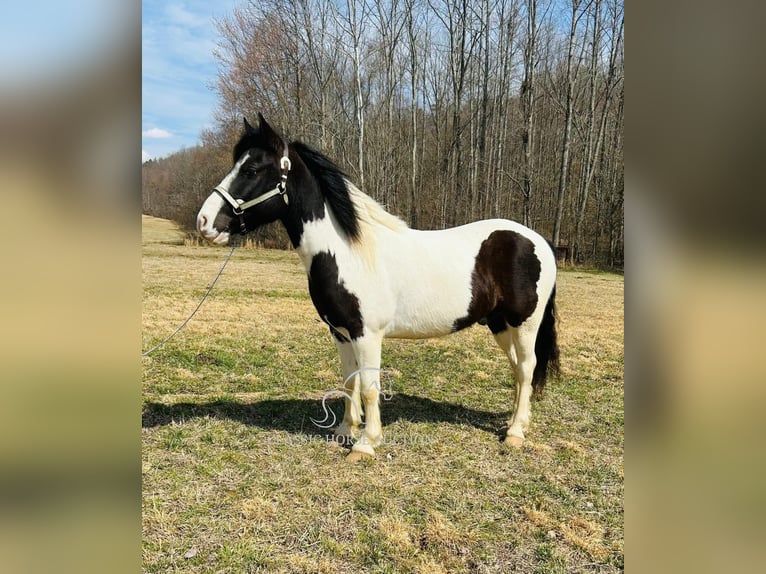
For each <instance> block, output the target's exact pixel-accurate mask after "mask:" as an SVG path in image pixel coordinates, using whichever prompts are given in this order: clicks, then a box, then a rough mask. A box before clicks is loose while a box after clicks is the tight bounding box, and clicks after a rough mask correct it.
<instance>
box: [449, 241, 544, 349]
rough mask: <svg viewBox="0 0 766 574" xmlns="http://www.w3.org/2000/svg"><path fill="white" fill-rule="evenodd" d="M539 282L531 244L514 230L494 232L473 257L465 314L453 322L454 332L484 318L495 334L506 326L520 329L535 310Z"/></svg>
mask: <svg viewBox="0 0 766 574" xmlns="http://www.w3.org/2000/svg"><path fill="white" fill-rule="evenodd" d="M539 279H540V260H539V259H538V258H537V255H535V245H534V243H532V241H530V240H529V239H527V238H526V237H524V236H523V235H521V234H519V233H516V232H515V231H508V230H498V231H493V232H492V233H491V234H490V235H489V237H487V239H485V240H484V241H483V242H482V244H481V247H480V248H479V253H478V254H477V255H476V263H475V265H474V269H473V274H472V276H471V290H472V295H471V303H470V305H469V306H468V314H467V315H466V316H465V317H461V318H459V319H457V320H456V321H455V323H454V325H453V327H452V330H453V332H454V331H459V330H460V329H465V328H466V327H470V326H471V325H473V324H474V323H477V322H479V321H483V320H485V319H486V323H487V325H488V326H489V328H490V330H491V331H492V332H493V333H495V334H497V333H500V332H502V331H504V330H505V329H506V324H508V325H510V326H512V327H518V326H520V325H521V324H522V323H523V322H524V321H526V320H527V319H528V318H529V317H530V315H532V313H533V312H534V310H535V308H536V307H537V282H538V280H539Z"/></svg>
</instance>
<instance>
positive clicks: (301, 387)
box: [142, 220, 624, 573]
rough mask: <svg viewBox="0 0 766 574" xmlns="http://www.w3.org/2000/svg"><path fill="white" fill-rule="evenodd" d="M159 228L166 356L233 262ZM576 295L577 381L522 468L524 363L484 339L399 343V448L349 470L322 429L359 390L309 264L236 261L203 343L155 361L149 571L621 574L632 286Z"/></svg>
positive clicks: (151, 305)
mask: <svg viewBox="0 0 766 574" xmlns="http://www.w3.org/2000/svg"><path fill="white" fill-rule="evenodd" d="M144 223H145V228H144V230H145V233H147V231H149V233H150V238H151V239H150V241H147V242H145V244H144V258H143V272H144V312H143V320H144V323H143V324H144V341H143V344H144V348H148V347H149V346H150V345H152V344H153V343H155V342H157V341H158V340H160V339H161V338H162V337H164V336H165V335H167V334H168V333H170V332H171V331H172V330H173V329H174V328H175V327H176V326H177V325H178V324H179V323H180V322H181V321H183V320H184V319H185V318H186V316H187V315H188V313H190V312H191V310H193V309H194V307H195V306H196V304H197V302H198V300H199V298H200V297H201V296H202V294H203V293H204V291H205V289H206V287H207V285H208V283H209V281H211V280H212V278H213V277H214V276H215V274H216V273H217V271H218V269H219V268H220V265H221V263H222V261H223V258H224V256H225V254H226V252H227V250H225V249H220V248H212V247H192V246H185V245H182V244H173V241H177V236H175V237H176V239H172V238H167V239H163V238H162V237H163V236H162V233H163V231H158V230H157V229H155V228H153V227H152V222H148V223H147V221H146V220H145V221H144ZM147 226H148V227H150V228H151V229H149V230H147ZM165 231H170V232H171V233H172V230H170V229H166V230H165ZM558 285H559V287H558V295H557V301H558V305H559V315H560V319H561V322H560V343H561V349H562V371H563V376H562V380H561V381H559V382H551V383H550V385H549V389H548V392H547V393H546V396H545V398H544V399H543V400H542V401H541V402H538V403H534V404H533V420H532V428H531V429H530V433H529V440H528V442H527V444H526V446H525V447H524V449H523V450H521V451H511V450H506V449H505V448H503V447H502V445H501V443H500V442H499V440H498V439H499V437H498V434H497V431H498V430H499V429H500V428H501V427H502V425H503V423H504V420H505V419H506V418H507V417H508V415H509V409H510V406H511V405H512V396H513V389H512V378H511V374H510V369H509V368H508V364H507V360H506V359H505V358H504V357H503V356H502V355H501V353H500V352H499V350H498V349H496V347H495V344H494V341H493V340H492V337H491V336H489V334H488V333H487V332H486V331H485V330H484V329H480V328H472V329H468V330H466V331H463V332H461V333H458V334H456V335H454V336H450V337H446V338H443V339H435V340H430V341H417V342H407V341H387V342H386V344H385V345H384V353H383V366H384V368H386V369H389V371H388V373H389V377H388V380H389V381H390V384H391V385H392V387H393V391H394V396H393V398H392V399H391V400H390V401H387V402H383V404H382V414H383V424H384V433H385V435H386V438H387V442H385V443H384V444H383V445H382V446H381V447H380V449H379V451H378V456H377V458H376V459H375V460H374V461H372V462H365V463H363V464H360V465H356V466H349V465H346V464H344V456H345V454H346V452H347V450H346V449H344V448H341V447H339V446H338V445H336V444H334V443H330V442H326V441H325V440H324V439H322V437H321V436H320V435H321V432H320V431H319V429H317V428H316V427H314V426H313V425H312V424H311V422H310V420H309V419H310V417H320V415H321V409H320V406H319V403H320V399H321V397H322V395H323V393H324V392H325V391H327V390H330V389H333V388H336V387H338V386H339V385H340V384H341V381H340V378H341V377H340V367H339V364H338V359H337V357H336V352H335V348H334V344H333V343H332V341H331V339H330V338H329V336H328V334H327V331H326V328H325V326H324V325H323V324H322V323H321V322H320V321H319V320H318V318H317V316H316V312H315V311H314V309H313V306H312V304H311V301H310V300H309V298H308V294H307V289H306V277H305V273H304V272H303V269H302V268H301V266H300V263H299V262H298V259H297V257H296V256H295V254H293V253H289V252H277V251H263V250H242V251H237V252H235V254H234V256H233V258H232V260H231V262H230V264H229V266H228V267H227V269H226V270H225V272H224V274H223V276H222V277H221V280H220V281H219V284H218V285H217V286H216V288H215V289H214V291H213V294H212V295H211V297H210V298H209V299H208V301H207V302H206V303H205V305H204V306H203V307H202V309H201V310H200V312H199V314H198V315H197V317H195V318H194V319H193V320H192V322H191V323H190V324H189V325H188V327H187V329H185V330H184V331H182V332H181V333H179V335H177V336H176V338H175V339H173V340H172V341H171V342H169V343H168V345H167V346H166V347H165V348H164V349H162V350H160V351H158V352H157V353H155V354H154V355H153V356H151V357H148V358H146V359H144V413H143V444H144V449H143V465H142V468H143V479H144V481H143V489H144V497H143V504H144V529H143V532H144V570H145V571H146V572H167V571H183V572H232V573H234V572H285V573H287V572H397V573H398V572H429V573H434V572H450V573H452V572H484V573H489V572H498V573H499V572H514V571H515V572H568V571H582V572H590V571H592V572H596V571H598V572H617V571H620V570H621V569H622V567H623V511H622V496H623V405H622V397H623V356H624V355H623V301H622V299H623V278H622V277H621V276H617V275H613V274H605V273H590V272H584V271H565V272H562V273H561V274H560V277H559V282H558ZM333 404H334V408H335V409H336V413H337V414H338V415H340V411H339V410H338V409H337V402H336V403H333ZM320 418H321V417H320ZM191 549H193V550H194V551H193V552H192V551H191ZM185 556H189V557H185Z"/></svg>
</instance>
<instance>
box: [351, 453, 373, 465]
mask: <svg viewBox="0 0 766 574" xmlns="http://www.w3.org/2000/svg"><path fill="white" fill-rule="evenodd" d="M372 457H373V456H372V455H371V454H370V453H368V452H361V451H358V450H352V451H351V452H350V453H349V455H348V456H347V457H346V462H347V463H349V464H355V463H357V462H359V461H360V460H364V459H372Z"/></svg>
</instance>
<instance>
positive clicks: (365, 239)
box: [197, 113, 559, 462]
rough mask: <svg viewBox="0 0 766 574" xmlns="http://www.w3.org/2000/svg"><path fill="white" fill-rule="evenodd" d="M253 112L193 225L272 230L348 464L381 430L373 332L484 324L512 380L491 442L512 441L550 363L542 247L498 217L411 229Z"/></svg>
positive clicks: (552, 278)
mask: <svg viewBox="0 0 766 574" xmlns="http://www.w3.org/2000/svg"><path fill="white" fill-rule="evenodd" d="M258 119H259V124H258V127H257V128H256V127H253V126H251V125H250V123H248V121H247V118H244V132H243V133H242V135H241V137H240V139H239V141H238V142H237V144H236V145H235V146H234V153H233V162H232V163H233V167H232V169H231V171H229V173H228V174H227V175H226V176H225V177H224V178H223V180H222V181H221V183H220V184H218V186H216V187H215V189H214V190H213V192H212V193H211V194H210V196H209V197H208V198H207V199H206V200H205V201H204V203H203V204H202V207H201V208H200V210H199V213H198V215H197V229H198V231H199V233H200V234H201V235H202V237H204V238H205V239H207V240H208V241H210V242H212V243H214V244H226V243H227V242H229V240H230V238H231V235H232V234H234V233H241V234H246V233H248V232H249V231H252V230H254V229H256V228H257V227H259V226H262V225H265V224H268V223H271V222H275V221H280V222H281V223H282V225H283V226H284V228H285V230H286V231H287V234H288V236H289V238H290V241H291V243H292V245H293V247H294V248H295V251H296V252H297V254H298V257H299V258H300V260H301V262H302V263H303V266H304V267H305V269H306V273H307V275H308V289H309V293H310V295H311V300H312V302H313V303H314V307H315V308H316V311H317V313H318V314H319V317H320V318H321V319H322V321H324V322H325V323H326V324H327V326H328V327H329V331H330V334H331V335H332V337H333V338H334V340H335V344H336V345H337V349H338V353H339V355H340V362H341V367H342V371H343V376H344V379H346V380H347V382H348V385H349V387H348V388H349V391H350V392H349V393H348V394H347V395H346V398H345V412H344V416H343V420H342V422H341V423H340V425H339V426H338V427H337V428H336V429H335V431H334V432H335V435H336V436H337V437H338V438H339V439H343V440H347V441H349V443H350V442H353V445H352V447H351V452H350V453H349V454H348V457H347V458H348V460H349V461H350V462H355V461H357V460H360V459H362V458H366V457H372V456H374V454H375V447H377V446H379V444H380V442H381V439H382V436H383V435H382V428H381V422H380V405H379V394H380V357H381V346H382V343H383V339H384V338H387V337H393V338H405V339H422V338H429V337H439V336H443V335H447V334H450V333H454V332H456V331H459V330H461V329H465V328H466V327H469V326H471V325H474V324H476V323H479V324H481V325H486V326H487V327H489V330H490V331H491V332H492V334H493V335H494V337H495V340H496V341H497V344H498V345H499V346H500V348H501V349H502V350H503V352H504V353H505V354H506V355H507V356H508V359H509V361H510V364H511V367H512V370H513V372H514V374H515V379H516V386H515V405H514V410H513V415H512V418H511V419H510V420H509V421H508V428H507V431H506V433H505V437H504V442H505V443H506V444H508V445H510V446H512V447H521V446H522V445H523V444H524V440H525V434H524V433H525V431H527V430H528V427H529V422H530V400H531V398H532V395H533V392H534V395H535V397H536V398H537V397H538V396H541V394H542V390H543V388H544V386H545V383H546V379H547V378H548V377H549V375H550V374H557V373H558V368H559V350H558V345H557V334H556V321H557V318H556V312H555V296H556V259H555V255H554V253H553V250H552V249H551V246H550V244H549V243H548V242H547V241H546V240H545V239H544V238H543V237H542V236H541V235H539V234H538V233H536V232H534V231H532V230H531V229H529V228H527V227H525V226H523V225H521V224H520V223H516V222H514V221H510V220H505V219H490V220H483V221H477V222H474V223H469V224H467V225H462V226H459V227H453V228H449V229H444V230H428V231H426V230H415V229H411V228H410V227H408V226H407V224H406V223H405V222H404V221H402V220H401V219H399V218H398V217H396V216H394V215H393V214H391V213H389V212H387V211H386V210H385V209H384V208H383V207H382V206H381V205H380V204H379V203H377V202H376V201H375V200H373V199H372V198H371V197H369V196H368V195H366V194H364V193H363V192H362V191H361V190H359V189H358V188H357V187H356V186H355V185H354V184H353V183H352V182H351V181H350V180H349V178H348V177H347V176H346V175H345V174H344V172H343V171H342V170H341V169H340V168H339V167H338V166H337V165H335V164H334V163H333V162H332V161H331V160H330V159H328V158H327V157H326V156H325V155H323V154H322V153H321V152H319V151H317V150H316V149H314V148H312V147H310V146H308V145H306V144H305V143H302V142H300V141H293V142H290V143H288V142H287V141H286V140H285V139H283V137H282V136H281V135H280V134H279V133H278V132H277V131H276V130H275V129H273V128H272V127H271V126H270V125H269V124H268V123H267V122H266V120H265V119H264V118H263V115H261V114H260V113H259V114H258ZM362 403H363V405H364V417H365V421H364V422H365V424H364V428H363V429H362V430H360V425H361V423H362V412H363V411H362Z"/></svg>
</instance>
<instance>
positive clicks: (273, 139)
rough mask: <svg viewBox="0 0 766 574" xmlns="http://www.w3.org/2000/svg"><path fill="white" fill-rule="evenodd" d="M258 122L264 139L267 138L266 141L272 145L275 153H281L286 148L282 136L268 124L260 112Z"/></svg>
mask: <svg viewBox="0 0 766 574" xmlns="http://www.w3.org/2000/svg"><path fill="white" fill-rule="evenodd" d="M258 122H259V125H258V127H259V128H260V130H261V134H262V135H263V137H264V138H266V141H268V142H269V144H271V145H272V147H273V148H274V150H275V151H277V152H280V153H281V152H282V149H283V148H284V147H285V144H284V142H283V141H282V136H280V135H279V134H278V133H277V131H276V130H275V129H274V128H272V127H271V126H270V125H269V124H268V122H267V121H266V120H265V119H264V117H263V114H261V113H260V112H258Z"/></svg>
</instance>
